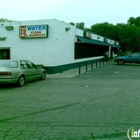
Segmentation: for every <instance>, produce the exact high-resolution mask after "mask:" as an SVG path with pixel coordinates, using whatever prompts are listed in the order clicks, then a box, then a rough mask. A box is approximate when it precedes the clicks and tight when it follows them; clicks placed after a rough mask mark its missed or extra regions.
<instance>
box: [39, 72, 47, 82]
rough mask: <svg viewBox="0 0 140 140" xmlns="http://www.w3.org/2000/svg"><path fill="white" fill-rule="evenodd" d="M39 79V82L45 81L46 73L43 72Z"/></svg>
mask: <svg viewBox="0 0 140 140" xmlns="http://www.w3.org/2000/svg"><path fill="white" fill-rule="evenodd" d="M40 79H41V80H45V79H46V73H45V72H42V74H41V77H40Z"/></svg>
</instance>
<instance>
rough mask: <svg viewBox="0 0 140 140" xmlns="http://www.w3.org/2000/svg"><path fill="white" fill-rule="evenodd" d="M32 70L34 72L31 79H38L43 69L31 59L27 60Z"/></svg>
mask: <svg viewBox="0 0 140 140" xmlns="http://www.w3.org/2000/svg"><path fill="white" fill-rule="evenodd" d="M26 62H27V65H28V67H29V70H30V72H32V75H31V80H33V79H38V78H39V77H40V76H41V71H40V70H39V69H38V68H37V66H36V65H35V64H33V63H32V62H30V61H26Z"/></svg>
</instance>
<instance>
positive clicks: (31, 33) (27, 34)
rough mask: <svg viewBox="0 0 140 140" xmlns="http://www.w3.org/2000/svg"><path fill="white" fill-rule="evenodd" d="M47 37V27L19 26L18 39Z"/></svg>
mask: <svg viewBox="0 0 140 140" xmlns="http://www.w3.org/2000/svg"><path fill="white" fill-rule="evenodd" d="M45 37H48V25H29V26H20V38H45Z"/></svg>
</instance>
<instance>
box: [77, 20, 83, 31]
mask: <svg viewBox="0 0 140 140" xmlns="http://www.w3.org/2000/svg"><path fill="white" fill-rule="evenodd" d="M76 28H79V29H82V30H84V29H85V23H84V22H80V23H76Z"/></svg>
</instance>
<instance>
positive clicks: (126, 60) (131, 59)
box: [114, 52, 140, 65]
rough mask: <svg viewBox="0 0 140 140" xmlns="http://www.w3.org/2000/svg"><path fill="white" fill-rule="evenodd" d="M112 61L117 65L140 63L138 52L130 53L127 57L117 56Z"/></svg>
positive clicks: (139, 53)
mask: <svg viewBox="0 0 140 140" xmlns="http://www.w3.org/2000/svg"><path fill="white" fill-rule="evenodd" d="M114 61H115V62H117V63H118V64H119V65H124V64H125V63H140V52H137V53H132V54H130V55H127V56H117V57H115V58H114Z"/></svg>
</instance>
